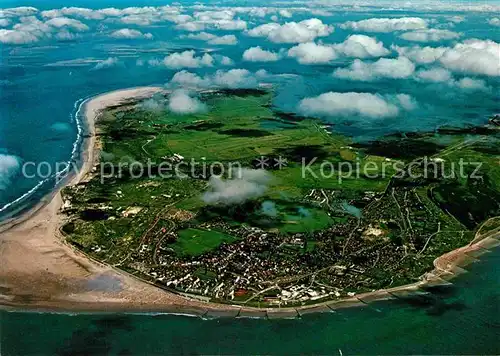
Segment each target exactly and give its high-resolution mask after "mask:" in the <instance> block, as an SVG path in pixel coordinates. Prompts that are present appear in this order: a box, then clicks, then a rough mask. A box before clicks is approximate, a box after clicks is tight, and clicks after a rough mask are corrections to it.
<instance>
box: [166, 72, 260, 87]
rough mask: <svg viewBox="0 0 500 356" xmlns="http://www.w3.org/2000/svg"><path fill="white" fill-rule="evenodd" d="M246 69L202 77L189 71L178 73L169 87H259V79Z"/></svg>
mask: <svg viewBox="0 0 500 356" xmlns="http://www.w3.org/2000/svg"><path fill="white" fill-rule="evenodd" d="M258 76H259V75H258V74H257V73H256V74H252V73H251V72H250V71H248V70H246V69H231V70H228V71H224V70H218V71H217V72H215V73H214V74H212V75H205V76H204V77H200V76H199V75H197V74H194V73H190V72H187V71H185V70H184V71H180V72H178V73H176V74H175V75H174V76H173V78H172V80H171V81H170V83H169V85H170V86H173V87H184V88H211V87H222V88H232V89H234V88H255V87H257V86H258V84H259V83H258V81H257V77H258Z"/></svg>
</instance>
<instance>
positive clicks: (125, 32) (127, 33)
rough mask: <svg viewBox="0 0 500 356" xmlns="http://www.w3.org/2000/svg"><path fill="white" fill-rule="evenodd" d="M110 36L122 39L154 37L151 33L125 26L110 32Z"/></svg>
mask: <svg viewBox="0 0 500 356" xmlns="http://www.w3.org/2000/svg"><path fill="white" fill-rule="evenodd" d="M110 36H111V37H113V38H120V39H134V38H147V39H152V38H153V35H152V34H151V33H142V32H141V31H138V30H133V29H130V28H123V29H121V30H117V31H114V32H112V33H111V34H110Z"/></svg>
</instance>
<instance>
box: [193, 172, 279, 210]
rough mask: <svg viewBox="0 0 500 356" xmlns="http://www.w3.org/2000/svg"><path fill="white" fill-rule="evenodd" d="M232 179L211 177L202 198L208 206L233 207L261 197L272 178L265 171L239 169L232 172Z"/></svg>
mask: <svg viewBox="0 0 500 356" xmlns="http://www.w3.org/2000/svg"><path fill="white" fill-rule="evenodd" d="M231 175H232V176H233V177H234V178H233V179H226V180H223V179H222V178H220V177H218V176H212V177H211V178H210V180H209V182H208V191H207V192H205V193H204V194H203V196H202V199H203V201H204V202H205V203H207V204H210V205H235V204H242V203H244V202H246V201H248V200H252V199H256V198H259V197H261V196H263V195H264V194H265V193H266V191H267V189H268V186H269V184H270V182H271V179H272V176H271V175H270V173H269V172H267V171H265V170H254V169H245V168H241V169H239V170H237V171H232V172H231Z"/></svg>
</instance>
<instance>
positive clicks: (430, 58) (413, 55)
mask: <svg viewBox="0 0 500 356" xmlns="http://www.w3.org/2000/svg"><path fill="white" fill-rule="evenodd" d="M392 49H393V50H395V51H396V52H398V54H399V55H400V56H404V57H407V58H409V59H411V60H412V61H414V62H416V63H420V64H429V63H434V62H435V61H437V60H438V59H439V58H441V56H442V55H443V53H444V52H445V51H446V50H447V48H446V47H419V46H413V47H399V46H392Z"/></svg>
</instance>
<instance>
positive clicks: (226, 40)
mask: <svg viewBox="0 0 500 356" xmlns="http://www.w3.org/2000/svg"><path fill="white" fill-rule="evenodd" d="M208 43H209V44H213V45H225V46H232V45H235V44H237V43H238V39H237V38H236V36H235V35H225V36H221V37H215V38H212V39H211V40H209V41H208Z"/></svg>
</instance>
